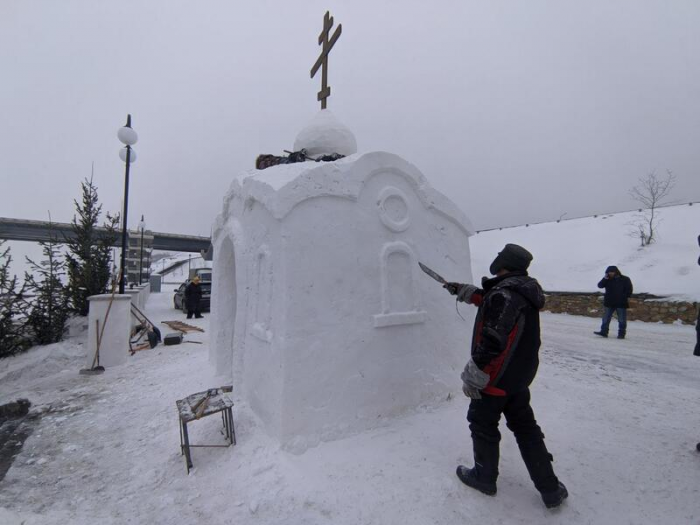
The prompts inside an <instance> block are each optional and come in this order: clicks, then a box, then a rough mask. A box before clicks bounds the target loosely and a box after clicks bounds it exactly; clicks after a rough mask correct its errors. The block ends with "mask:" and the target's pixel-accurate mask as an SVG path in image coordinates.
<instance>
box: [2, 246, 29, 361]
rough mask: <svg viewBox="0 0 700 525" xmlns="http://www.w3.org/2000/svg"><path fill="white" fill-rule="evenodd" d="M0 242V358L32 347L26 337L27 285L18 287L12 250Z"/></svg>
mask: <svg viewBox="0 0 700 525" xmlns="http://www.w3.org/2000/svg"><path fill="white" fill-rule="evenodd" d="M3 244H5V241H0V357H7V356H10V355H13V354H16V353H18V352H21V351H23V350H26V349H27V348H29V347H30V346H31V343H30V341H29V339H28V338H27V337H26V312H27V302H26V299H25V297H24V295H25V291H26V290H25V285H24V284H22V286H18V283H17V276H10V263H11V262H12V256H11V255H10V248H9V246H8V247H7V248H4V249H3Z"/></svg>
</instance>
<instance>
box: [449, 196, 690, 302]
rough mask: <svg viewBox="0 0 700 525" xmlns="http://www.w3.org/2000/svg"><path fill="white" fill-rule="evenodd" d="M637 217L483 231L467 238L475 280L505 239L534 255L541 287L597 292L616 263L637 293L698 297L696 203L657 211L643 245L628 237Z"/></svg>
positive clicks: (627, 215) (532, 269) (612, 216)
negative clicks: (653, 235) (653, 237)
mask: <svg viewBox="0 0 700 525" xmlns="http://www.w3.org/2000/svg"><path fill="white" fill-rule="evenodd" d="M638 215H639V213H637V212H626V213H617V214H608V215H599V216H597V217H585V218H581V219H571V220H563V221H561V222H559V223H557V222H548V223H544V224H534V225H530V226H518V227H515V228H504V229H502V230H492V231H486V232H481V233H479V234H477V235H474V236H473V237H472V238H471V239H470V246H471V250H472V271H473V273H474V278H475V279H477V280H478V279H479V277H480V276H482V275H489V273H488V268H489V264H491V261H493V259H494V257H495V256H496V254H497V253H498V252H499V251H500V250H502V249H503V246H504V245H505V244H506V243H515V244H520V245H522V246H524V247H525V248H527V249H528V250H530V252H532V254H533V255H534V260H533V262H532V266H531V267H530V273H531V274H532V276H533V277H535V278H537V280H538V281H539V282H540V283H541V284H542V286H543V287H544V289H545V290H552V291H567V292H593V291H598V288H597V286H596V285H597V284H598V281H599V280H600V279H601V278H602V277H603V274H604V272H605V268H606V267H607V266H609V265H616V266H618V267H619V268H620V270H621V271H622V273H624V274H625V275H628V276H629V277H630V278H631V279H632V282H633V284H634V291H635V292H636V293H642V292H646V293H651V294H655V295H667V296H674V297H676V298H678V299H685V300H690V301H698V300H700V267H699V266H698V265H697V260H698V255H700V248H698V242H697V238H698V234H700V204H695V205H693V206H689V205H687V204H686V205H679V206H669V207H666V208H661V209H659V210H658V215H659V218H660V222H659V225H658V233H657V235H658V237H657V242H656V243H654V244H652V245H650V246H646V247H644V248H641V247H640V246H639V239H638V238H636V237H632V236H630V235H629V232H630V231H631V230H632V229H633V228H632V226H631V224H632V223H634V222H636V217H637V216H638ZM446 277H448V276H446ZM455 280H458V279H456V278H455Z"/></svg>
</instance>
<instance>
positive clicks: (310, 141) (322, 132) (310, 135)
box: [294, 109, 357, 157]
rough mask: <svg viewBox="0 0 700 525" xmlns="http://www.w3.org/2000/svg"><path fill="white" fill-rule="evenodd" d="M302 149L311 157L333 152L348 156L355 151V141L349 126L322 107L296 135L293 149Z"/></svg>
mask: <svg viewBox="0 0 700 525" xmlns="http://www.w3.org/2000/svg"><path fill="white" fill-rule="evenodd" d="M302 149H305V150H306V153H307V154H308V155H310V156H311V157H317V156H321V155H332V154H333V153H340V154H341V155H345V156H348V155H352V154H354V153H357V141H356V140H355V135H353V133H352V131H350V128H348V127H347V126H346V125H345V124H343V123H342V122H340V120H338V118H337V117H336V116H335V115H334V114H333V113H332V112H331V111H330V110H328V109H322V110H321V111H319V112H318V113H316V116H315V117H314V118H313V119H312V120H311V122H309V123H308V124H307V125H306V126H305V127H304V129H302V130H301V131H300V132H299V134H298V135H297V138H296V140H295V141H294V151H301V150H302Z"/></svg>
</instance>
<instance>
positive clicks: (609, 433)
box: [0, 292, 700, 525]
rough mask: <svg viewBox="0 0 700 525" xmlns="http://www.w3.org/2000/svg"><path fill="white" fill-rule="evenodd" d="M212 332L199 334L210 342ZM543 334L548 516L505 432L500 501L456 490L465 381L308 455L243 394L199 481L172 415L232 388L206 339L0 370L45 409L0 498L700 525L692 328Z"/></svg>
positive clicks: (261, 517) (198, 519)
mask: <svg viewBox="0 0 700 525" xmlns="http://www.w3.org/2000/svg"><path fill="white" fill-rule="evenodd" d="M446 300H447V298H446ZM171 303H172V293H169V292H164V293H162V294H153V295H152V296H151V298H150V300H149V304H148V308H147V310H148V314H149V315H150V317H151V318H152V319H153V320H154V321H162V320H172V319H182V318H183V316H182V314H181V313H180V312H177V311H175V310H173V309H172V306H171ZM208 321H209V317H208V316H207V317H205V318H204V319H200V320H193V322H194V323H197V324H198V325H199V326H201V327H203V328H204V329H205V330H207V329H208ZM542 321H543V348H542V351H541V361H542V364H541V367H540V372H539V375H538V377H537V379H536V381H535V383H534V385H533V406H534V408H535V411H536V414H537V417H538V420H539V422H540V424H541V425H542V427H543V430H544V432H545V434H546V436H547V444H548V446H549V448H550V450H551V451H552V453H553V454H554V456H555V464H554V465H555V469H556V472H557V474H558V475H559V476H560V478H561V479H562V481H564V482H565V483H566V485H567V487H568V488H569V493H570V497H569V499H568V500H567V502H566V503H565V504H564V505H563V507H561V508H560V509H557V510H555V511H553V512H552V511H548V510H546V509H545V508H544V506H543V505H542V502H541V501H540V499H539V496H538V494H537V492H536V491H535V489H534V487H533V486H532V483H531V482H530V480H529V478H528V475H527V471H526V470H525V467H524V465H523V463H522V461H521V459H520V457H519V453H518V449H517V445H516V444H515V441H514V439H513V437H512V435H511V434H510V432H509V431H508V430H507V429H506V428H505V425H502V429H501V430H502V433H503V436H504V437H503V441H502V451H501V469H500V470H501V476H500V479H499V484H498V495H497V496H496V497H495V498H491V497H488V496H484V495H482V494H480V493H478V492H475V491H473V490H471V489H469V488H467V487H465V486H464V485H462V484H461V483H460V482H459V480H458V479H457V478H456V476H455V475H454V470H455V467H456V466H457V464H459V463H464V464H467V465H470V464H471V461H472V460H471V454H470V447H471V441H470V438H469V433H468V429H467V424H466V421H465V415H466V409H467V399H466V398H465V397H464V396H463V395H462V394H461V390H460V380H459V371H455V384H454V397H453V398H452V399H450V400H446V401H445V402H444V403H443V404H442V405H441V406H439V407H438V408H432V409H427V408H426V409H422V410H417V411H416V412H415V413H413V414H409V415H406V416H405V417H403V418H401V419H398V420H391V421H388V422H386V424H385V425H384V426H381V427H380V428H378V429H375V430H372V431H368V432H364V433H361V434H358V435H355V436H352V437H349V438H346V439H343V440H340V441H335V442H329V443H323V444H321V445H319V446H318V447H316V448H312V449H309V450H308V451H306V453H304V454H301V455H292V454H290V453H287V452H284V451H281V450H280V449H279V447H278V446H277V445H275V444H274V443H273V442H271V441H270V440H269V439H268V438H267V437H266V435H265V433H264V431H263V429H262V428H261V427H260V424H259V423H258V421H257V420H256V418H255V417H254V416H253V415H252V414H251V412H250V410H249V408H248V407H247V406H246V404H245V403H244V402H241V400H240V399H238V398H236V397H235V390H234V399H235V401H236V406H235V407H234V419H235V423H236V434H237V438H238V445H237V446H235V447H231V448H204V449H201V448H200V449H194V452H193V460H194V467H195V468H194V470H193V471H192V472H191V473H190V475H189V476H188V475H187V474H186V472H185V465H184V460H183V458H182V457H181V456H180V452H179V435H178V425H177V414H176V409H175V400H176V399H179V398H182V397H184V396H185V395H187V394H190V393H193V392H196V391H201V390H204V389H206V388H209V387H212V386H219V385H220V384H221V382H220V380H217V379H216V378H214V377H213V376H212V371H211V369H210V368H209V365H208V364H207V348H208V343H209V333H208V331H207V332H205V333H204V334H190V335H188V336H187V337H186V339H189V340H191V341H201V342H202V343H203V344H191V343H190V344H183V345H180V346H172V347H164V346H160V345H159V346H158V347H156V348H155V349H153V350H148V351H143V352H139V353H137V354H136V355H135V356H134V357H131V358H129V361H128V364H126V365H124V366H121V367H116V368H113V369H109V370H107V371H106V372H105V373H104V374H103V375H100V376H81V375H78V373H77V372H78V369H80V368H81V367H83V366H84V358H83V352H84V350H83V349H84V335H82V336H78V337H76V338H73V339H69V340H67V341H66V342H63V343H60V344H57V345H52V346H48V347H43V348H42V347H38V348H34V349H32V350H31V351H30V352H29V353H27V354H24V355H21V356H17V357H15V358H11V359H6V360H2V361H0V401H4V400H9V399H14V398H15V397H18V396H27V397H29V398H30V399H31V400H32V402H33V403H34V408H33V409H34V410H39V409H42V408H43V409H48V408H49V406H50V407H51V408H50V409H48V411H47V412H46V413H45V414H44V416H43V418H42V419H41V420H40V422H39V424H38V426H37V427H36V428H35V430H34V433H33V434H32V435H31V436H30V437H29V438H28V440H27V441H26V443H25V445H24V448H23V450H22V452H21V453H20V455H19V456H18V457H17V459H16V461H15V463H14V465H13V466H12V468H11V469H10V470H9V472H8V473H7V476H6V478H5V480H4V481H1V482H0V523H2V524H3V525H5V524H14V523H25V524H27V525H29V524H34V523H41V524H45V523H56V524H59V523H60V524H61V525H65V524H68V523H70V524H78V525H80V524H95V523H100V524H122V523H138V524H141V523H148V524H160V523H163V524H172V523H207V524H219V523H221V524H224V523H226V524H228V523H241V524H256V523H265V524H272V523H275V524H277V523H279V524H282V523H284V524H302V523H303V524H334V525H337V524H364V523H366V524H402V525H403V524H420V525H424V524H429V523H430V524H433V523H437V524H443V523H444V524H450V525H453V524H456V523H478V524H480V525H486V524H503V523H508V524H510V523H523V524H539V523H552V524H554V523H556V524H559V523H561V524H564V523H566V524H573V525H576V524H596V525H597V524H613V523H615V524H627V523H629V524H643V523H649V524H652V523H653V524H657V523H673V524H682V523H692V524H697V523H700V454H698V453H697V452H696V451H695V443H696V442H697V441H700V410H698V400H699V399H700V358H697V357H693V356H692V348H693V345H694V337H695V333H694V330H693V328H692V327H687V326H676V325H658V324H645V323H641V322H632V323H630V326H629V328H628V336H629V338H628V339H627V340H623V341H618V340H616V339H600V338H595V337H594V336H593V334H592V331H593V330H594V329H596V328H597V327H598V320H596V319H588V318H580V317H573V316H566V315H553V314H544V315H543V317H542ZM459 322H462V321H461V320H459V318H458V317H457V316H456V314H455V323H459ZM161 329H162V330H163V332H164V333H165V332H168V331H170V330H169V329H168V328H167V327H164V326H161ZM467 344H468V342H467V341H465V361H466V355H467ZM220 423H221V420H220V419H219V418H216V417H210V418H205V419H202V420H201V421H198V422H195V423H193V424H191V425H190V427H191V428H192V434H193V436H192V439H193V441H194V442H208V443H212V442H214V443H215V442H220V443H223V437H222V435H221V433H220Z"/></svg>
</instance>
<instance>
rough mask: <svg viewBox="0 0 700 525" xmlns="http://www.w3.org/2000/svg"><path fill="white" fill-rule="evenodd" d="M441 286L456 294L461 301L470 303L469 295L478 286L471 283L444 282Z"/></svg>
mask: <svg viewBox="0 0 700 525" xmlns="http://www.w3.org/2000/svg"><path fill="white" fill-rule="evenodd" d="M442 287H443V288H445V289H446V290H447V291H448V292H450V293H451V294H452V295H456V296H457V300H458V301H462V302H464V303H471V301H470V299H471V296H472V295H474V292H476V291H477V290H478V288H477V287H476V286H474V285H473V284H462V283H446V284H443V285H442Z"/></svg>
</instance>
